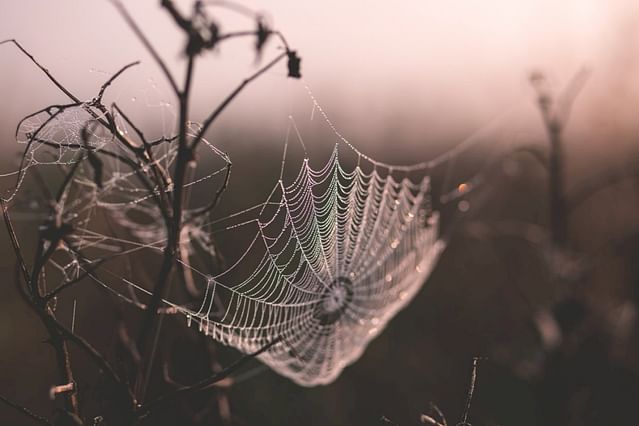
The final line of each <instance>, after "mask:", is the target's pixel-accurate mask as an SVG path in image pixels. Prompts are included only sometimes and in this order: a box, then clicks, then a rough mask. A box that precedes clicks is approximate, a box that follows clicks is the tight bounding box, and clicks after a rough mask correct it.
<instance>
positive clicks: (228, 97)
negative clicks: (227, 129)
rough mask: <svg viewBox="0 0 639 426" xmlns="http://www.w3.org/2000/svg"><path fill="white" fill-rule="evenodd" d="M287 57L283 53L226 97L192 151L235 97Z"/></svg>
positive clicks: (203, 124) (200, 134)
mask: <svg viewBox="0 0 639 426" xmlns="http://www.w3.org/2000/svg"><path fill="white" fill-rule="evenodd" d="M287 56H288V53H287V52H283V53H281V54H279V55H278V56H277V57H275V58H274V59H273V60H272V61H271V62H269V63H268V64H266V65H265V66H263V67H262V68H260V69H259V70H258V71H257V72H255V73H254V74H253V75H251V76H249V77H247V78H246V79H244V81H242V83H240V85H239V86H237V87H236V88H235V90H233V91H232V92H231V93H230V94H229V95H228V96H227V97H226V99H224V100H223V101H222V103H221V104H220V105H219V106H218V107H217V108H216V109H215V110H213V112H211V114H210V115H209V116H208V117H207V118H206V119H205V120H204V122H203V123H202V127H201V128H200V131H199V132H198V133H197V135H196V136H195V138H194V140H193V144H192V145H191V147H192V149H195V148H196V147H197V145H198V144H199V143H200V142H201V141H202V139H203V137H204V134H205V133H206V131H207V130H208V129H209V127H210V126H211V124H213V122H214V121H215V119H216V118H217V117H218V116H219V115H220V114H221V113H222V111H224V109H225V108H226V107H227V106H228V104H230V103H231V101H232V100H233V99H235V97H236V96H237V95H238V94H239V93H240V92H241V91H242V89H244V87H246V86H247V85H248V84H249V83H251V82H252V81H253V80H255V79H256V78H258V77H259V76H261V75H262V74H264V73H265V72H266V71H268V70H269V69H271V67H273V66H274V65H275V64H277V63H278V62H279V61H281V60H282V59H283V58H285V57H287Z"/></svg>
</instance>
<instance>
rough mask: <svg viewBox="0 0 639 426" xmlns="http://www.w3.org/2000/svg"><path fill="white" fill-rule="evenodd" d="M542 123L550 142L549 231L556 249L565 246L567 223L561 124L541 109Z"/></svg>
mask: <svg viewBox="0 0 639 426" xmlns="http://www.w3.org/2000/svg"><path fill="white" fill-rule="evenodd" d="M542 114H543V117H544V123H545V125H546V129H547V132H548V138H549V140H550V158H549V169H550V180H549V185H550V188H549V190H550V229H551V235H552V238H553V242H554V243H555V245H557V246H558V247H563V246H564V245H565V244H566V240H567V234H568V223H567V217H566V199H565V197H564V164H563V163H564V161H563V159H564V153H563V147H562V142H561V130H562V128H561V123H560V122H559V120H558V119H557V118H555V117H551V116H550V114H549V113H548V111H547V110H546V109H542Z"/></svg>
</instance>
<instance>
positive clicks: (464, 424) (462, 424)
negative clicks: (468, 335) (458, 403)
mask: <svg viewBox="0 0 639 426" xmlns="http://www.w3.org/2000/svg"><path fill="white" fill-rule="evenodd" d="M479 360H480V358H479V357H474V358H473V369H472V371H471V373H470V384H469V385H468V393H467V394H466V404H465V405H464V411H463V412H462V415H461V420H460V421H459V423H458V425H459V426H470V423H468V415H469V414H470V405H471V404H472V402H473V394H474V393H475V384H476V382H477V368H478V367H479Z"/></svg>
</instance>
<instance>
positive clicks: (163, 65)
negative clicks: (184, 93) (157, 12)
mask: <svg viewBox="0 0 639 426" xmlns="http://www.w3.org/2000/svg"><path fill="white" fill-rule="evenodd" d="M111 3H113V5H114V6H115V8H116V9H117V10H118V12H120V15H121V16H122V18H123V19H124V20H125V21H126V23H127V24H128V25H129V28H131V30H132V31H133V32H134V33H135V35H136V37H137V38H138V39H139V40H140V41H141V42H142V44H143V45H144V47H145V48H146V50H147V51H148V52H149V53H150V54H151V56H152V57H153V59H154V60H155V62H156V63H157V64H158V66H159V67H160V69H161V70H162V72H163V73H164V77H165V78H166V79H167V81H168V82H169V84H170V85H171V88H172V89H173V93H175V95H176V96H179V95H180V89H178V86H177V83H176V82H175V79H174V78H173V75H172V74H171V71H169V68H168V66H167V65H166V63H165V62H164V60H163V59H162V57H161V56H160V54H159V53H158V52H157V50H155V48H154V47H153V45H152V44H151V42H150V41H149V39H148V38H146V36H145V35H144V33H143V32H142V30H141V29H140V27H139V26H138V24H137V23H136V22H135V20H134V19H133V17H132V16H131V15H130V14H129V11H128V10H127V9H126V8H125V7H124V5H123V4H122V3H121V2H120V1H119V0H111Z"/></svg>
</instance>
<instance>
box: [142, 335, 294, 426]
mask: <svg viewBox="0 0 639 426" xmlns="http://www.w3.org/2000/svg"><path fill="white" fill-rule="evenodd" d="M281 340H282V339H279V338H278V339H275V340H273V341H272V342H270V343H268V344H266V345H265V346H263V347H262V348H260V349H258V350H257V351H255V352H252V353H250V354H246V355H244V356H242V357H241V358H239V359H238V360H236V361H235V362H233V363H232V364H231V365H229V366H228V367H226V368H225V369H224V370H222V371H219V372H217V373H215V374H213V375H212V376H210V377H207V378H206V379H203V380H201V381H199V382H197V383H194V384H193V385H190V386H183V387H181V388H179V389H176V390H174V391H173V392H171V393H168V394H166V395H164V396H161V397H159V398H157V399H156V400H154V401H151V402H149V403H147V404H145V405H144V406H143V407H142V408H140V411H139V412H140V415H141V416H145V415H147V414H148V413H149V412H151V411H152V410H153V409H154V408H155V407H157V406H159V405H164V404H167V403H170V402H172V401H175V400H178V399H181V398H184V397H186V396H188V395H191V394H193V393H197V392H199V391H202V390H205V389H208V388H209V387H211V386H213V385H214V384H215V383H217V382H219V381H221V380H223V379H225V378H227V377H228V376H230V375H231V374H233V373H234V372H236V371H237V370H238V369H240V368H241V367H242V366H244V365H245V364H246V363H247V362H249V361H250V360H252V359H253V358H255V357H257V356H259V355H260V354H262V353H264V352H266V351H267V350H269V349H270V348H271V347H273V346H274V345H276V344H277V343H279V342H280V341H281Z"/></svg>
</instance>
